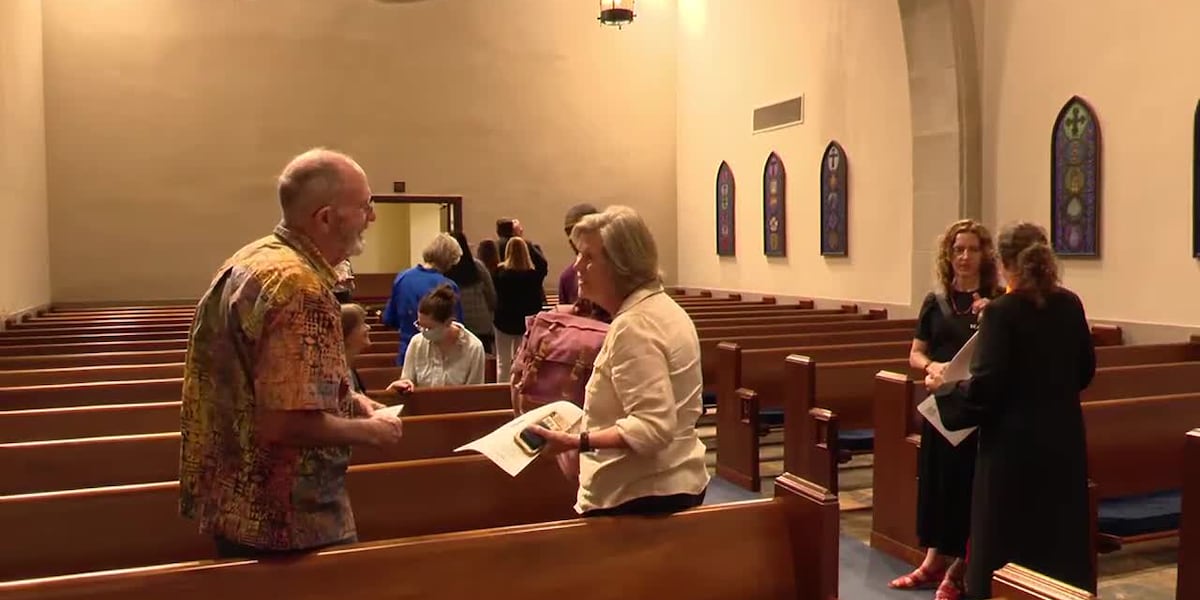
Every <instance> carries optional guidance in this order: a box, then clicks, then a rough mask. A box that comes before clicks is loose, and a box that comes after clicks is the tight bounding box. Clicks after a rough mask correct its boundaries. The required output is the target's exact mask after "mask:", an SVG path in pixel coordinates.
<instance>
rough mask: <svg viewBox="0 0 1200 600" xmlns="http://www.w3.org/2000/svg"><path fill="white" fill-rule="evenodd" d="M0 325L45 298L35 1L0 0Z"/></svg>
mask: <svg viewBox="0 0 1200 600" xmlns="http://www.w3.org/2000/svg"><path fill="white" fill-rule="evenodd" d="M0 136H2V138H3V142H2V143H0V282H3V283H0V322H2V321H3V318H4V317H5V316H7V315H9V314H12V313H15V312H20V311H23V310H25V309H28V308H32V307H35V306H38V305H42V304H45V303H47V302H49V301H50V266H49V257H48V254H49V238H48V235H49V234H48V230H47V225H46V218H47V217H46V137H45V120H44V112H43V101H42V8H41V2H40V0H0Z"/></svg>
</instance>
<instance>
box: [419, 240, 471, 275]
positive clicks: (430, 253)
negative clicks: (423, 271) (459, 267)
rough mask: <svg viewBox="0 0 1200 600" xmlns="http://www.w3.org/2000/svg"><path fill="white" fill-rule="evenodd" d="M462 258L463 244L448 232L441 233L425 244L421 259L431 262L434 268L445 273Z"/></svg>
mask: <svg viewBox="0 0 1200 600" xmlns="http://www.w3.org/2000/svg"><path fill="white" fill-rule="evenodd" d="M461 258H462V246H459V245H458V240H456V239H454V236H452V235H450V234H448V233H439V234H437V236H436V237H434V238H433V241H431V242H429V245H428V246H425V251H424V252H422V253H421V260H423V261H425V262H426V263H429V264H430V265H432V266H433V268H435V269H437V270H438V271H441V272H442V273H445V272H446V271H449V270H450V267H453V266H454V265H455V264H456V263H457V262H458V261H459V259H461Z"/></svg>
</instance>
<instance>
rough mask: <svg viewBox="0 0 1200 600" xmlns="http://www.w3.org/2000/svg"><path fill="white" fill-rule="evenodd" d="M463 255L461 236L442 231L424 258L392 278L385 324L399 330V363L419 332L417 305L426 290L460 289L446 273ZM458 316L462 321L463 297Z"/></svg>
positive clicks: (456, 315) (458, 319) (456, 305)
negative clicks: (410, 341)
mask: <svg viewBox="0 0 1200 600" xmlns="http://www.w3.org/2000/svg"><path fill="white" fill-rule="evenodd" d="M460 258H462V248H461V247H459V245H458V240H456V239H454V237H453V236H451V235H450V234H449V233H445V232H443V233H439V234H437V235H436V236H434V238H433V240H432V241H430V242H429V245H428V246H425V250H424V251H423V252H422V253H421V262H420V263H417V264H416V265H414V266H413V267H411V268H409V269H405V270H404V271H401V272H399V273H397V274H396V278H395V280H393V281H392V295H391V297H389V298H388V301H387V305H386V306H384V308H383V315H382V320H383V324H384V325H387V326H388V327H391V328H393V329H397V330H399V331H400V348H399V350H398V351H397V353H396V364H397V365H398V366H404V356H405V354H406V353H407V351H408V342H409V340H411V339H412V338H413V336H415V335H417V334H418V333H419V332H420V328H419V327H418V326H417V307H418V306H420V304H421V299H422V298H424V297H425V295H426V294H428V293H429V292H432V291H433V290H434V289H437V287H438V286H439V285H442V284H448V285H449V286H450V287H451V288H452V289H453V290H454V294H455V296H456V297H457V296H458V295H459V294H460V293H461V291H460V290H459V288H458V284H457V283H454V281H452V280H451V279H450V278H449V277H446V275H445V273H446V272H447V271H449V270H450V268H451V267H453V266H454V265H455V263H457V262H458V259H460ZM454 315H455V320H457V321H458V322H460V323H461V322H462V321H463V308H462V301H461V300H456V301H455V303H454Z"/></svg>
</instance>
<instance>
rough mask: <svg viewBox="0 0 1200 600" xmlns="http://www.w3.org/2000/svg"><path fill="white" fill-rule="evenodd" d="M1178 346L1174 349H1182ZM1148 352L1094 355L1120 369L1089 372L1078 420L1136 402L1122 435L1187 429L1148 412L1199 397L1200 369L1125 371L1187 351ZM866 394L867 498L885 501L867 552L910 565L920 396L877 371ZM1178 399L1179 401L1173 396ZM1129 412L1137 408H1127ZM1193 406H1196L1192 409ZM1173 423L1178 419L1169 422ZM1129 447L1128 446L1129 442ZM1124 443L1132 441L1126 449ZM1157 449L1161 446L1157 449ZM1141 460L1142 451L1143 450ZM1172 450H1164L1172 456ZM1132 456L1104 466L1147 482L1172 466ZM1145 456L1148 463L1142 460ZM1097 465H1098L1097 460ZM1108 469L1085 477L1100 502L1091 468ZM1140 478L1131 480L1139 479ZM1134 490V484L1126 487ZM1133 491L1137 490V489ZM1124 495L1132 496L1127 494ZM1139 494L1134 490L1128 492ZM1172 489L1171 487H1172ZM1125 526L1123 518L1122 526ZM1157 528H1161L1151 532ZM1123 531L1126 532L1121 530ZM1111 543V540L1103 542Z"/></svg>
mask: <svg viewBox="0 0 1200 600" xmlns="http://www.w3.org/2000/svg"><path fill="white" fill-rule="evenodd" d="M1184 345H1185V344H1179V345H1178V346H1184ZM1157 346H1158V347H1156V348H1149V349H1147V350H1137V348H1138V347H1137V346H1126V347H1119V348H1118V347H1114V348H1111V349H1110V348H1098V349H1097V358H1098V363H1100V364H1107V363H1110V362H1115V363H1118V364H1121V365H1122V366H1115V367H1114V366H1105V367H1101V368H1099V369H1097V371H1096V376H1095V378H1094V379H1093V381H1092V384H1091V386H1089V388H1088V389H1086V390H1084V392H1083V394H1082V395H1081V400H1082V402H1083V403H1084V407H1085V418H1087V419H1090V418H1092V417H1091V416H1090V415H1092V414H1102V413H1101V412H1094V413H1093V412H1091V411H1100V410H1101V409H1097V408H1093V407H1092V406H1091V405H1093V404H1095V403H1111V402H1122V401H1125V400H1129V399H1137V400H1139V401H1141V402H1142V404H1140V406H1142V407H1143V409H1144V410H1145V411H1148V412H1146V413H1145V414H1141V413H1139V414H1138V415H1136V416H1134V417H1129V416H1128V415H1126V418H1129V419H1130V421H1129V423H1134V424H1136V426H1135V427H1128V425H1129V423H1126V424H1122V425H1121V427H1126V428H1127V429H1128V430H1129V433H1128V435H1139V434H1138V432H1139V431H1143V430H1149V431H1154V429H1153V428H1154V427H1159V426H1162V427H1168V428H1172V427H1182V428H1184V429H1186V428H1187V427H1189V426H1190V423H1189V422H1188V421H1187V420H1186V419H1185V420H1184V421H1182V422H1180V421H1175V422H1174V423H1171V422H1170V421H1166V422H1161V421H1158V419H1160V418H1161V416H1157V415H1156V414H1155V411H1156V410H1158V409H1156V408H1152V407H1153V406H1154V402H1162V401H1163V400H1161V398H1168V399H1170V398H1180V397H1191V395H1193V394H1197V393H1200V362H1196V361H1193V362H1181V363H1168V364H1145V365H1137V364H1129V362H1130V361H1132V360H1135V359H1136V358H1137V357H1138V356H1139V355H1140V356H1141V357H1142V358H1143V359H1146V360H1151V359H1153V358H1155V357H1161V356H1164V355H1165V356H1168V357H1171V356H1174V357H1180V356H1183V353H1184V352H1188V351H1189V350H1187V349H1184V348H1179V349H1178V350H1177V352H1179V354H1172V353H1170V352H1167V351H1165V350H1164V349H1163V348H1162V347H1161V345H1157ZM874 386H875V392H874V396H875V398H874V412H875V430H876V436H877V437H876V449H875V478H874V487H875V494H876V495H878V496H882V497H887V498H889V499H890V501H889V502H887V503H879V504H876V506H875V509H874V513H873V517H872V526H871V545H872V546H873V547H875V548H879V549H880V550H882V551H884V552H887V553H888V554H891V555H892V556H896V557H898V558H901V559H903V560H907V561H910V562H912V563H913V564H917V563H919V562H920V560H921V558H922V557H923V556H924V551H923V550H921V549H919V548H917V538H916V497H917V477H916V475H917V455H918V452H919V448H920V431H921V417H920V416H919V415H918V414H917V413H916V409H915V407H916V404H917V403H919V402H920V401H921V400H923V399H924V398H925V397H926V396H927V394H928V393H927V392H926V391H925V389H924V386H923V385H921V384H920V383H919V382H917V381H914V380H913V379H910V378H909V377H907V376H905V375H901V374H898V373H894V372H886V371H885V372H880V373H878V374H877V375H876V377H875V381H874ZM1180 395H1182V396H1180ZM1144 397H1157V398H1158V399H1156V400H1153V401H1148V400H1147V399H1146V398H1144ZM1120 406H1123V405H1120V404H1108V405H1107V407H1106V408H1105V409H1104V410H1106V411H1107V412H1108V413H1113V412H1114V411H1116V410H1117V408H1118V407H1120ZM1135 406H1137V405H1135ZM1197 406H1200V404H1197ZM1190 409H1191V407H1189V406H1183V407H1180V406H1178V405H1170V406H1168V408H1166V409H1163V410H1162V412H1161V415H1169V414H1173V413H1172V412H1170V411H1173V410H1174V411H1179V410H1190ZM1176 418H1180V417H1178V415H1176ZM1098 423H1100V424H1098V425H1095V426H1093V425H1091V424H1090V421H1089V424H1088V443H1089V447H1091V446H1092V445H1093V444H1094V443H1097V442H1098V440H1097V436H1100V435H1102V434H1100V433H1099V431H1101V429H1100V428H1101V427H1105V426H1107V425H1105V422H1104V421H1099V422H1098ZM1103 435H1108V436H1109V437H1112V438H1113V440H1114V441H1119V440H1127V439H1128V435H1126V434H1125V433H1121V434H1117V433H1111V434H1103ZM1161 435H1163V436H1166V438H1171V437H1172V434H1170V433H1169V431H1167V432H1165V433H1161ZM1135 441H1136V440H1135ZM1130 443H1132V442H1130ZM1153 443H1155V444H1162V443H1164V440H1163V439H1158V440H1153ZM1158 447H1159V448H1160V449H1161V448H1163V446H1158ZM1144 451H1145V452H1147V453H1149V452H1152V450H1150V449H1146V450H1144ZM1174 451H1178V448H1177V449H1176V450H1167V452H1174ZM1139 452H1142V450H1138V451H1128V452H1126V451H1120V452H1117V453H1115V454H1111V455H1107V458H1106V459H1105V460H1106V461H1112V462H1111V464H1116V465H1118V466H1119V467H1120V468H1121V469H1124V470H1125V471H1124V472H1130V471H1132V470H1136V469H1143V470H1145V471H1146V472H1145V473H1144V474H1142V475H1144V476H1148V477H1160V479H1159V480H1158V481H1160V482H1161V481H1165V480H1164V479H1161V476H1162V475H1163V472H1162V471H1161V470H1159V467H1160V466H1166V465H1170V464H1172V463H1171V461H1170V460H1165V461H1157V463H1155V464H1152V462H1153V461H1152V460H1151V459H1148V458H1145V457H1144V455H1143V454H1140V453H1139ZM1146 456H1149V455H1148V454H1147V455H1146ZM1097 460H1098V459H1097ZM1121 461H1125V462H1124V463H1122V462H1121ZM1108 464H1110V462H1097V463H1096V464H1095V465H1094V467H1095V468H1094V469H1093V471H1092V473H1091V475H1092V477H1093V478H1094V479H1096V480H1097V486H1098V488H1097V491H1098V492H1099V493H1100V494H1102V495H1103V497H1105V498H1113V495H1111V494H1109V492H1108V491H1105V484H1104V483H1103V482H1102V481H1100V479H1101V478H1106V479H1108V480H1109V481H1113V480H1114V479H1113V476H1112V475H1105V474H1103V473H1102V472H1100V471H1098V470H1097V469H1101V468H1105V466H1106V465H1108ZM1142 475H1139V477H1141V476H1142ZM1124 477H1125V476H1124V475H1122V474H1118V476H1117V477H1116V481H1118V482H1119V481H1121V480H1122V478H1124ZM1129 481H1131V482H1133V483H1134V484H1136V483H1137V481H1139V480H1137V479H1131V480H1129ZM1114 485H1115V484H1112V483H1110V484H1108V489H1109V490H1113V489H1115V490H1117V491H1115V492H1114V493H1115V495H1116V496H1117V497H1120V496H1126V495H1132V494H1141V493H1150V492H1154V491H1163V490H1167V489H1169V488H1171V487H1172V486H1170V485H1165V484H1164V486H1163V487H1161V488H1158V489H1151V488H1147V487H1146V486H1145V485H1142V487H1141V488H1129V487H1124V488H1121V487H1115V488H1114V487H1113V486H1114ZM1139 485H1140V484H1139ZM1131 489H1133V490H1135V491H1130V490H1131ZM1138 489H1140V490H1142V491H1136V490H1138ZM1175 489H1178V486H1175ZM1141 500H1143V501H1147V500H1148V501H1150V502H1153V501H1155V500H1161V501H1162V502H1163V503H1165V504H1166V505H1167V508H1168V509H1170V508H1171V506H1172V503H1173V502H1174V500H1173V499H1172V498H1169V497H1168V498H1165V499H1141ZM1146 506H1148V503H1147V502H1138V501H1137V500H1136V499H1135V501H1134V502H1133V508H1132V509H1131V510H1126V511H1123V514H1124V515H1129V514H1132V513H1133V512H1134V511H1141V510H1142V509H1143V508H1145V507H1146ZM1111 508H1117V509H1118V513H1117V516H1122V511H1120V510H1119V509H1120V508H1121V505H1120V504H1109V505H1108V507H1106V508H1105V512H1106V513H1109V511H1110V509H1111ZM1158 512H1159V513H1164V512H1165V513H1166V514H1165V517H1166V518H1167V519H1170V518H1172V517H1171V516H1170V514H1169V513H1171V512H1172V511H1171V510H1167V511H1158ZM1126 520H1128V519H1126ZM1158 529H1161V528H1158ZM1126 531H1128V530H1126ZM1110 541H1111V540H1110Z"/></svg>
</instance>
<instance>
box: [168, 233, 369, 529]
mask: <svg viewBox="0 0 1200 600" xmlns="http://www.w3.org/2000/svg"><path fill="white" fill-rule="evenodd" d="M335 282H336V276H335V274H334V271H333V269H332V268H331V267H330V266H329V264H328V263H327V262H326V261H325V259H324V258H322V257H321V255H320V253H319V252H318V251H317V249H316V248H315V247H314V246H313V244H312V242H311V241H309V240H308V239H307V238H305V237H304V236H302V235H300V234H298V233H296V232H294V231H291V230H288V229H287V228H285V227H283V226H282V225H281V226H279V227H276V228H275V231H274V233H273V234H272V235H270V236H267V237H264V238H262V239H260V240H257V241H255V242H252V243H250V244H248V245H247V246H245V247H244V248H242V249H241V250H239V251H238V252H237V253H236V254H234V255H233V257H231V258H230V259H229V260H228V261H226V263H225V264H224V266H222V267H221V269H220V271H219V272H218V273H217V274H216V276H215V277H214V278H213V281H212V285H211V287H210V288H209V290H208V292H207V293H206V294H205V295H204V297H203V298H202V299H201V300H200V305H199V306H198V307H197V309H196V315H195V321H194V324H193V326H192V331H191V336H190V338H191V339H189V341H188V352H187V363H186V366H185V369H184V379H183V406H182V409H181V413H180V431H181V433H182V448H181V452H180V465H179V493H180V503H179V508H180V513H181V514H182V515H183V516H185V517H188V518H192V519H197V520H199V522H200V532H201V533H205V534H211V535H214V536H220V537H223V538H225V539H227V540H229V541H232V542H236V543H239V544H243V545H248V546H254V547H257V548H262V549H269V550H293V549H304V548H310V547H314V546H320V545H326V544H331V543H335V542H340V541H343V540H347V539H351V538H353V537H355V536H356V531H355V526H354V515H353V513H352V512H351V510H350V500H349V497H348V496H347V494H346V486H345V483H346V481H345V480H346V469H347V467H348V465H349V462H350V448H349V447H346V446H338V447H296V446H285V445H280V444H271V443H267V442H264V441H262V440H261V439H259V434H258V430H257V426H256V420H255V414H256V412H257V411H261V410H319V411H326V412H328V413H330V414H333V415H336V416H340V417H348V416H350V413H351V404H352V402H351V399H350V397H349V396H348V394H347V390H348V389H349V377H350V373H349V369H348V367H347V362H346V355H345V347H344V345H343V337H342V325H341V313H340V310H339V307H338V304H337V301H336V299H335V298H334V295H333V285H334V283H335Z"/></svg>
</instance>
